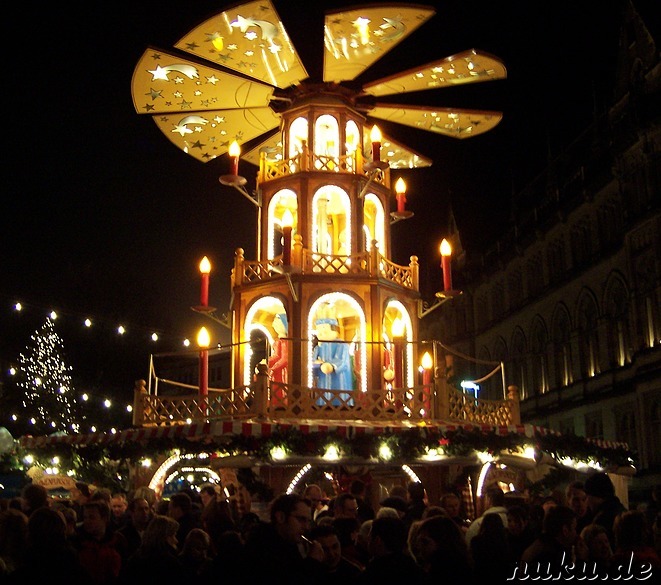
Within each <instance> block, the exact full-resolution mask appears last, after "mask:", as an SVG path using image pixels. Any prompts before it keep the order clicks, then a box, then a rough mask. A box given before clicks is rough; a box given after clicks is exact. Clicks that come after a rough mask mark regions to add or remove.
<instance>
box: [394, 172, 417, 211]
mask: <svg viewBox="0 0 661 585" xmlns="http://www.w3.org/2000/svg"><path fill="white" fill-rule="evenodd" d="M395 198H396V199H397V211H393V212H391V213H390V217H392V218H393V221H399V220H400V219H408V218H410V217H413V212H412V211H407V210H406V209H405V207H406V183H405V182H404V179H402V177H400V178H399V179H397V181H396V182H395Z"/></svg>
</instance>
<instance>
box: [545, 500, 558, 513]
mask: <svg viewBox="0 0 661 585" xmlns="http://www.w3.org/2000/svg"><path fill="white" fill-rule="evenodd" d="M557 505H558V502H556V500H555V498H554V497H553V496H546V497H545V498H544V499H543V500H542V510H544V514H546V513H547V512H548V511H549V510H550V509H551V508H554V507H555V506H557Z"/></svg>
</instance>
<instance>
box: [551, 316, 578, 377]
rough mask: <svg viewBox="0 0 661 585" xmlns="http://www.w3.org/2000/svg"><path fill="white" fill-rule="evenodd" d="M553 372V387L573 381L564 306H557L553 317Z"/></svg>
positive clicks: (568, 324)
mask: <svg viewBox="0 0 661 585" xmlns="http://www.w3.org/2000/svg"><path fill="white" fill-rule="evenodd" d="M552 342H553V372H554V386H555V387H556V388H562V387H563V386H568V385H569V384H571V383H572V381H573V376H572V359H571V319H570V318H569V311H568V310H567V307H565V306H564V305H559V306H558V307H557V308H556V310H555V313H554V315H553V328H552Z"/></svg>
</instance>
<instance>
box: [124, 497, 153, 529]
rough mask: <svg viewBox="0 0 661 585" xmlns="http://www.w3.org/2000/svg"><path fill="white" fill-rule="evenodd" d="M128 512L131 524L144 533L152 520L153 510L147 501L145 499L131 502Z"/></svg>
mask: <svg viewBox="0 0 661 585" xmlns="http://www.w3.org/2000/svg"><path fill="white" fill-rule="evenodd" d="M128 511H129V517H130V518H131V523H132V524H133V526H134V527H135V528H136V530H138V532H142V531H143V530H144V529H145V528H147V524H149V521H150V520H151V518H152V509H151V506H150V505H149V502H148V501H147V500H145V499H144V498H133V499H132V500H131V501H130V502H129V505H128Z"/></svg>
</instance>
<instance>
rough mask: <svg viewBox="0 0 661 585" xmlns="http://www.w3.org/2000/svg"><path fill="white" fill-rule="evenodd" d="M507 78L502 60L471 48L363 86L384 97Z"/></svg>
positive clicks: (364, 89)
mask: <svg viewBox="0 0 661 585" xmlns="http://www.w3.org/2000/svg"><path fill="white" fill-rule="evenodd" d="M506 77H507V70H506V69H505V66H504V65H503V63H502V61H500V60H499V59H498V58H496V57H493V56H491V55H489V54H487V53H484V52H480V51H477V50H476V49H470V50H468V51H464V52H463V53H458V54H457V55H452V56H451V57H446V58H445V59H440V60H439V61H434V62H432V63H428V64H427V65H421V66H420V67H416V68H415V69H409V70H408V71H403V72H401V73H397V74H395V75H392V76H390V77H384V78H382V79H377V80H376V81H373V82H371V83H368V84H366V85H364V86H363V91H364V92H365V93H368V94H370V95H373V96H384V95H393V94H396V93H408V92H412V91H423V90H426V89H437V88H440V87H449V86H452V85H462V84H466V83H477V82H481V81H491V80H495V79H505V78H506Z"/></svg>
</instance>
